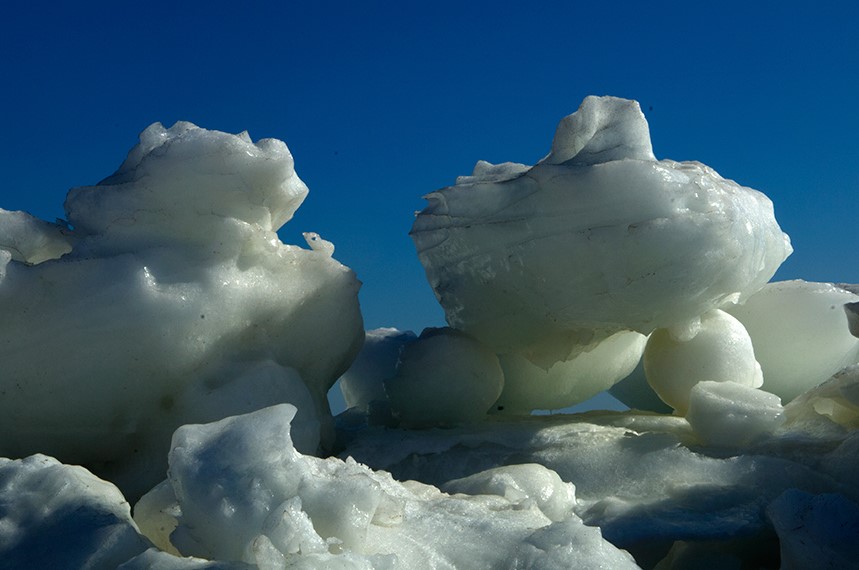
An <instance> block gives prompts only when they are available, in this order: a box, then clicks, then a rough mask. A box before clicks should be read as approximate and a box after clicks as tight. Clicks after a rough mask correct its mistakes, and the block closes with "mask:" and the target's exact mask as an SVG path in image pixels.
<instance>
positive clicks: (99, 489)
mask: <svg viewBox="0 0 859 570" xmlns="http://www.w3.org/2000/svg"><path fill="white" fill-rule="evenodd" d="M130 511H131V509H130V507H129V504H128V502H127V501H126V500H125V498H124V497H123V496H122V493H120V492H119V489H117V488H116V487H115V486H114V485H112V484H111V483H108V482H107V481H102V480H101V479H99V478H98V477H95V476H94V475H93V474H92V473H90V472H89V471H87V470H86V469H83V468H82V467H77V466H71V465H63V464H61V463H59V462H58V461H57V460H56V459H53V458H52V457H47V456H44V455H33V456H31V457H27V458H25V459H18V460H14V461H13V460H11V459H4V458H0V566H2V567H3V568H10V569H11V568H81V569H93V570H95V569H99V568H115V567H116V566H117V565H118V564H120V563H121V562H124V561H125V560H128V559H129V558H131V557H133V556H135V555H137V554H139V553H141V552H143V551H144V550H146V548H147V547H148V544H147V542H146V540H145V539H144V538H143V537H142V536H140V535H139V534H138V532H137V526H136V525H135V524H134V522H133V521H132V520H131V512H130Z"/></svg>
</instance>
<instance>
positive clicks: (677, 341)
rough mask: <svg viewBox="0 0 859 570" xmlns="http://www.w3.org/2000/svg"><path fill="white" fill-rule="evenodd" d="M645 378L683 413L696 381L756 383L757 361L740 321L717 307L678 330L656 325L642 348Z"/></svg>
mask: <svg viewBox="0 0 859 570" xmlns="http://www.w3.org/2000/svg"><path fill="white" fill-rule="evenodd" d="M643 361H644V373H645V375H646V377H647V382H648V383H649V384H650V386H651V387H652V388H653V390H654V391H655V392H656V393H657V394H658V395H659V397H660V398H662V401H663V402H665V403H666V404H668V405H669V406H671V407H672V408H674V409H675V410H676V411H677V413H679V414H681V415H683V414H685V413H686V411H687V410H688V408H689V394H690V392H691V390H692V388H693V387H694V386H695V385H696V384H698V383H699V382H733V383H736V384H742V385H743V386H749V387H751V388H759V387H760V386H761V384H762V383H763V375H762V374H761V367H760V365H759V364H758V362H757V361H756V360H755V353H754V348H753V347H752V339H751V338H750V337H749V334H748V332H746V329H745V328H743V325H742V324H741V323H740V322H739V321H738V320H737V319H735V318H734V317H732V316H731V315H729V314H728V313H726V312H724V311H721V310H718V309H717V310H713V311H709V312H707V313H705V314H703V315H701V318H700V319H695V320H694V321H693V323H692V324H690V325H689V326H686V327H683V328H682V329H681V330H680V331H677V330H676V329H658V330H656V331H655V332H654V333H653V334H652V335H650V338H649V339H648V341H647V346H646V348H645V349H644V359H643Z"/></svg>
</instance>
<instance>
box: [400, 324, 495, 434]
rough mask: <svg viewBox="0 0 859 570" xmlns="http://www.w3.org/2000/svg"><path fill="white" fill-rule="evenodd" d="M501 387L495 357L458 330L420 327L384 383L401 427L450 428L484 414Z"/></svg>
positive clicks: (483, 346)
mask: <svg viewBox="0 0 859 570" xmlns="http://www.w3.org/2000/svg"><path fill="white" fill-rule="evenodd" d="M503 387H504V373H503V372H502V370H501V365H500V363H499V362H498V357H497V356H496V355H495V354H494V353H493V352H492V351H491V350H489V348H488V347H486V346H485V345H483V344H482V343H480V342H478V341H476V340H474V339H473V338H471V337H469V336H468V335H466V334H463V333H461V332H459V331H456V330H453V329H450V328H442V329H426V330H424V332H423V333H421V336H420V338H419V339H417V340H416V341H414V342H411V343H409V344H407V345H406V346H405V347H404V348H403V350H402V353H401V354H400V358H399V363H398V366H397V372H396V374H395V375H394V376H393V377H392V378H389V379H387V380H385V392H386V393H387V395H388V399H389V401H390V403H391V409H392V411H393V413H394V415H395V416H397V417H398V418H399V419H400V421H401V423H402V424H403V425H406V426H412V427H421V426H432V425H450V424H457V423H465V422H472V421H477V420H479V419H481V418H483V417H484V416H485V415H486V412H487V411H489V408H490V407H491V406H492V404H493V403H494V402H495V401H496V400H497V399H498V396H499V395H500V394H501V389H502V388H503Z"/></svg>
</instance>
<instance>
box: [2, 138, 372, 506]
mask: <svg viewBox="0 0 859 570" xmlns="http://www.w3.org/2000/svg"><path fill="white" fill-rule="evenodd" d="M306 194H307V188H306V186H305V185H304V184H303V182H301V180H300V179H299V178H298V177H297V176H296V174H295V170H294V168H293V160H292V156H291V155H290V153H289V151H288V149H287V148H286V145H284V144H283V143H282V142H280V141H275V140H271V139H267V140H262V141H259V142H258V143H253V142H251V140H250V138H249V137H248V136H247V134H246V133H243V134H241V135H229V134H226V133H221V132H217V131H208V130H205V129H200V128H198V127H195V126H194V125H191V124H190V123H177V124H176V125H174V126H173V127H171V128H169V129H165V128H164V127H162V126H161V125H160V124H155V125H153V126H151V127H149V128H148V129H146V130H145V131H144V132H143V133H142V134H141V135H140V143H139V144H138V145H137V146H136V147H134V148H133V149H132V150H131V152H130V153H129V156H128V159H127V160H126V161H125V162H124V163H123V165H122V166H121V167H120V168H119V170H118V171H117V172H116V174H114V175H113V176H111V177H110V178H108V179H106V180H105V181H103V182H102V183H101V184H99V185H97V186H91V187H85V188H76V189H73V190H72V191H71V192H70V193H69V196H68V199H67V201H66V211H67V214H68V219H69V222H70V223H71V224H72V226H73V231H69V230H64V229H61V228H58V227H55V226H52V225H50V224H47V223H44V222H39V221H37V220H34V219H32V218H29V217H26V216H22V215H20V214H18V213H8V212H6V213H3V214H2V215H0V253H3V254H5V256H6V257H5V261H6V263H0V265H5V267H4V269H5V271H3V272H0V273H3V275H2V280H0V314H2V315H3V318H2V319H0V386H2V393H3V397H2V399H0V433H3V434H4V437H3V438H2V439H0V455H7V456H11V457H22V456H26V455H29V454H32V453H36V452H41V453H47V454H50V455H52V456H56V457H58V458H60V459H62V460H63V461H66V462H73V463H82V464H85V465H87V466H89V467H91V468H92V469H94V470H96V472H98V473H99V474H101V475H104V476H109V477H110V478H111V479H112V480H113V481H115V482H117V483H118V484H120V486H121V487H122V488H123V489H125V490H126V491H127V492H129V493H130V494H131V495H132V496H134V495H139V494H140V493H143V492H145V491H146V490H147V489H148V488H149V487H151V486H152V485H153V484H154V483H155V482H157V481H158V480H159V479H160V478H161V477H163V472H164V467H165V465H166V464H165V458H166V452H167V450H168V449H169V442H170V437H171V434H172V432H173V430H175V429H176V428H177V427H179V426H180V425H182V424H184V423H188V422H205V421H211V420H215V419H218V418H221V417H225V416H227V415H231V414H237V413H243V412H248V411H252V410H254V409H259V408H261V407H264V406H268V405H272V404H276V403H280V402H294V403H295V404H297V405H298V406H299V407H300V409H301V411H300V413H299V419H298V420H297V426H296V427H298V424H301V425H302V426H303V427H302V429H301V430H300V431H301V433H299V430H296V437H295V441H296V444H297V445H298V446H299V447H300V448H301V449H302V450H304V451H308V452H312V451H315V450H316V448H317V445H318V443H319V441H320V438H322V439H323V440H325V441H326V442H327V443H330V442H331V438H332V435H333V433H332V425H331V418H330V413H329V411H328V404H327V400H326V393H327V391H328V388H329V387H330V386H331V385H332V384H333V383H334V381H335V380H336V379H337V377H338V376H339V375H340V374H341V373H342V372H343V371H344V370H345V369H346V368H347V367H348V365H349V363H350V362H351V360H352V358H353V357H354V355H355V354H356V353H357V350H358V348H359V347H360V343H361V340H362V338H363V326H362V319H361V314H360V310H359V306H358V300H357V292H358V288H359V285H360V284H359V282H358V280H357V279H356V277H355V275H354V273H353V272H352V271H351V270H349V269H348V268H346V267H344V266H343V265H341V264H339V263H338V262H336V261H335V260H333V259H332V258H331V257H330V256H328V255H321V254H320V253H319V252H316V251H312V250H309V249H304V248H301V247H298V246H292V245H286V244H283V243H281V241H280V240H279V239H278V237H277V235H276V233H275V231H276V230H277V229H278V228H279V227H280V226H281V225H282V224H283V223H285V222H286V221H287V220H289V219H290V218H291V217H292V215H293V213H294V212H295V210H296V208H298V206H299V205H300V204H301V201H302V200H303V199H304V197H305V195H306ZM10 244H11V245H10ZM64 244H66V245H67V244H71V246H72V248H71V251H69V252H68V253H65V255H63V256H62V257H61V258H59V259H52V258H53V257H57V255H58V253H59V252H61V251H63V250H64V249H65V247H66V245H64ZM3 248H7V249H3ZM9 251H11V252H13V255H12V260H11V261H9V256H8V253H9ZM2 257H3V256H2V255H0V258H2ZM19 257H20V258H21V260H20V261H18V260H17V259H18V258H19ZM41 259H47V260H45V261H42V262H41V263H36V262H37V261H39V260H41ZM2 261H4V259H0V262H2Z"/></svg>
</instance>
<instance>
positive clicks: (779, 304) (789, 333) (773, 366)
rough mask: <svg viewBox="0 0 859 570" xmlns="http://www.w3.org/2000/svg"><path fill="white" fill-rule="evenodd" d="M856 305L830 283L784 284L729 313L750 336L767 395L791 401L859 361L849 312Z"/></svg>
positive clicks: (769, 286) (852, 296)
mask: <svg viewBox="0 0 859 570" xmlns="http://www.w3.org/2000/svg"><path fill="white" fill-rule="evenodd" d="M856 301H859V295H856V294H854V293H850V292H848V291H845V290H844V289H841V288H839V287H837V286H835V285H832V284H830V283H809V282H806V281H780V282H775V283H768V284H767V285H766V286H764V287H763V289H761V290H760V291H758V292H757V293H755V294H754V295H752V296H751V297H749V299H748V300H747V301H746V302H745V303H744V304H742V305H736V306H732V307H727V308H726V309H725V310H726V311H727V312H729V313H730V314H732V315H733V316H734V317H736V318H737V319H738V320H739V321H740V322H741V323H743V326H744V327H745V328H746V330H748V331H749V335H750V336H751V338H752V345H753V346H754V349H755V357H756V358H757V360H758V362H759V363H760V365H761V369H762V371H763V375H764V385H763V387H764V390H766V391H768V392H772V393H773V394H778V395H779V396H780V397H781V398H782V400H783V401H785V402H789V401H790V400H792V399H794V398H795V397H797V396H798V395H800V394H802V393H803V392H805V391H806V390H808V389H809V388H812V387H814V386H817V385H818V384H820V383H821V382H823V381H824V380H826V379H828V378H829V377H830V376H832V375H833V374H835V373H836V372H838V371H839V370H841V369H842V368H844V367H845V366H847V365H850V364H855V363H856V362H859V340H857V339H856V338H855V337H854V336H852V335H851V334H850V330H849V328H848V325H849V320H848V317H849V313H848V314H847V315H845V310H844V308H843V307H844V305H845V304H847V303H851V302H854V303H855V302H856Z"/></svg>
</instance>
